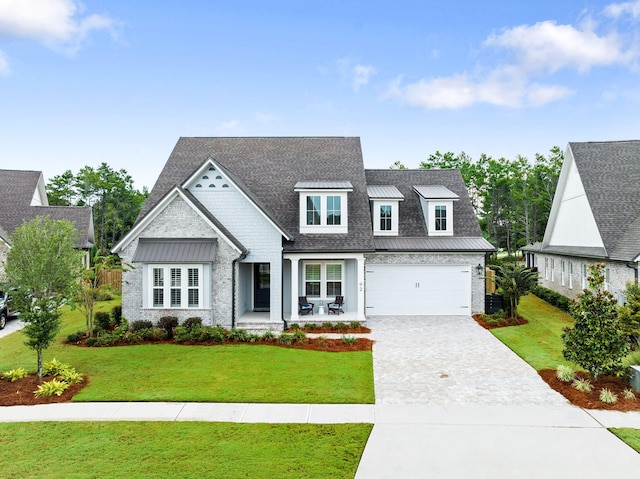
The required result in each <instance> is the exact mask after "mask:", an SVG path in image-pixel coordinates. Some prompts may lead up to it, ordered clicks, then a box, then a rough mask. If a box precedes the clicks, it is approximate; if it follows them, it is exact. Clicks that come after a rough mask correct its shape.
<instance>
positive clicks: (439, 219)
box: [435, 205, 447, 231]
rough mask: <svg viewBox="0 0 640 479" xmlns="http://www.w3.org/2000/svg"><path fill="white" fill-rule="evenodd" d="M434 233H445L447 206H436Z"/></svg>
mask: <svg viewBox="0 0 640 479" xmlns="http://www.w3.org/2000/svg"><path fill="white" fill-rule="evenodd" d="M435 213H436V231H447V206H446V205H436V208H435Z"/></svg>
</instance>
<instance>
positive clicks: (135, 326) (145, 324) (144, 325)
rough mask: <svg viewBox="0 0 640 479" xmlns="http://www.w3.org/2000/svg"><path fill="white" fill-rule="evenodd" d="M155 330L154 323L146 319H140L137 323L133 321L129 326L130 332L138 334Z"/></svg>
mask: <svg viewBox="0 0 640 479" xmlns="http://www.w3.org/2000/svg"><path fill="white" fill-rule="evenodd" d="M148 328H153V323H152V322H151V321H149V320H146V319H139V320H137V321H132V322H131V324H130V325H129V331H132V332H136V331H140V330H141V329H148Z"/></svg>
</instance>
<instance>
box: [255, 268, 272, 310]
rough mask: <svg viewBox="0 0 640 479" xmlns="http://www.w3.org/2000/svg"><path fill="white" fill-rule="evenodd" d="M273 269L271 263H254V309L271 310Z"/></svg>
mask: <svg viewBox="0 0 640 479" xmlns="http://www.w3.org/2000/svg"><path fill="white" fill-rule="evenodd" d="M270 298H271V270H270V267H269V263H256V264H254V265H253V310H254V311H269V308H270V307H271V301H270Z"/></svg>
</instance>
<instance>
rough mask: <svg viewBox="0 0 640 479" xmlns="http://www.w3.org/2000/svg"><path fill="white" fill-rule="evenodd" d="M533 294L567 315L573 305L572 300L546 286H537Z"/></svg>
mask: <svg viewBox="0 0 640 479" xmlns="http://www.w3.org/2000/svg"><path fill="white" fill-rule="evenodd" d="M531 292H532V293H533V294H535V295H536V296H537V297H538V298H540V299H542V300H544V301H546V302H547V303H549V304H551V305H552V306H555V307H556V308H558V309H560V310H562V311H564V312H565V313H568V312H569V306H570V305H571V300H570V299H569V298H567V297H566V296H564V295H562V294H560V293H558V292H556V291H553V290H552V289H548V288H545V287H544V286H540V285H535V286H533V287H532V288H531Z"/></svg>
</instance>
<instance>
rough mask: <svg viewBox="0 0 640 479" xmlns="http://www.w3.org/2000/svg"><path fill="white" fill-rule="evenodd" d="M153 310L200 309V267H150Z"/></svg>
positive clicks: (150, 302) (151, 304)
mask: <svg viewBox="0 0 640 479" xmlns="http://www.w3.org/2000/svg"><path fill="white" fill-rule="evenodd" d="M150 271H151V276H152V278H151V285H150V286H151V292H150V294H151V297H150V299H149V305H150V307H153V308H202V307H203V304H202V266H178V265H152V266H151V267H150Z"/></svg>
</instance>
